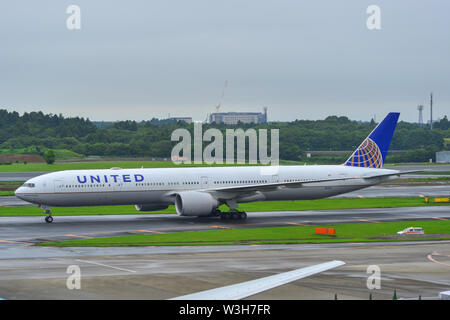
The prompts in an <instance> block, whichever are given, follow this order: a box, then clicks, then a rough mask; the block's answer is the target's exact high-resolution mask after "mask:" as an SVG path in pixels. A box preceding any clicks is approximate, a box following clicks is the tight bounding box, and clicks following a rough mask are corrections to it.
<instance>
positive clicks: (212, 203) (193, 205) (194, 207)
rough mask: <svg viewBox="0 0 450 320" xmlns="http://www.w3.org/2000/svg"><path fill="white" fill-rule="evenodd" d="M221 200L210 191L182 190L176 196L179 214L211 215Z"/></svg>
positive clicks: (176, 206)
mask: <svg viewBox="0 0 450 320" xmlns="http://www.w3.org/2000/svg"><path fill="white" fill-rule="evenodd" d="M218 206H219V202H218V201H217V200H216V199H214V198H213V196H211V195H210V194H209V193H205V192H198V191H182V192H180V193H177V195H176V196H175V208H176V210H177V214H178V215H179V216H197V217H198V216H209V215H210V214H211V213H212V212H213V211H214V210H215V209H216V208H217V207H218Z"/></svg>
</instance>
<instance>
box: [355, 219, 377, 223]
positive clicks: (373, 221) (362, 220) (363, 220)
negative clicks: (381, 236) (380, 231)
mask: <svg viewBox="0 0 450 320" xmlns="http://www.w3.org/2000/svg"><path fill="white" fill-rule="evenodd" d="M358 220H359V221H361V222H372V223H380V222H379V221H375V220H367V219H358Z"/></svg>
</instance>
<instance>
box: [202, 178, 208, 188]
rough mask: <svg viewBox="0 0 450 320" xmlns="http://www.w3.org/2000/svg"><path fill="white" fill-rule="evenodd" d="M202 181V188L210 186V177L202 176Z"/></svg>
mask: <svg viewBox="0 0 450 320" xmlns="http://www.w3.org/2000/svg"><path fill="white" fill-rule="evenodd" d="M200 183H201V187H202V189H206V188H208V187H209V182H208V177H206V176H203V177H200Z"/></svg>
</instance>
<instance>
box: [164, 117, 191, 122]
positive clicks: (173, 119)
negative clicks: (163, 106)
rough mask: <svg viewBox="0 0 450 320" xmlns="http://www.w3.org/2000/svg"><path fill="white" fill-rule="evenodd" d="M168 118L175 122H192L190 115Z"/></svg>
mask: <svg viewBox="0 0 450 320" xmlns="http://www.w3.org/2000/svg"><path fill="white" fill-rule="evenodd" d="M168 120H172V121H175V122H178V121H184V122H186V123H192V118H191V117H172V118H169V119H168Z"/></svg>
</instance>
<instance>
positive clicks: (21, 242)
mask: <svg viewBox="0 0 450 320" xmlns="http://www.w3.org/2000/svg"><path fill="white" fill-rule="evenodd" d="M0 242H3V243H18V244H32V243H31V242H24V241H13V240H0Z"/></svg>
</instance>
